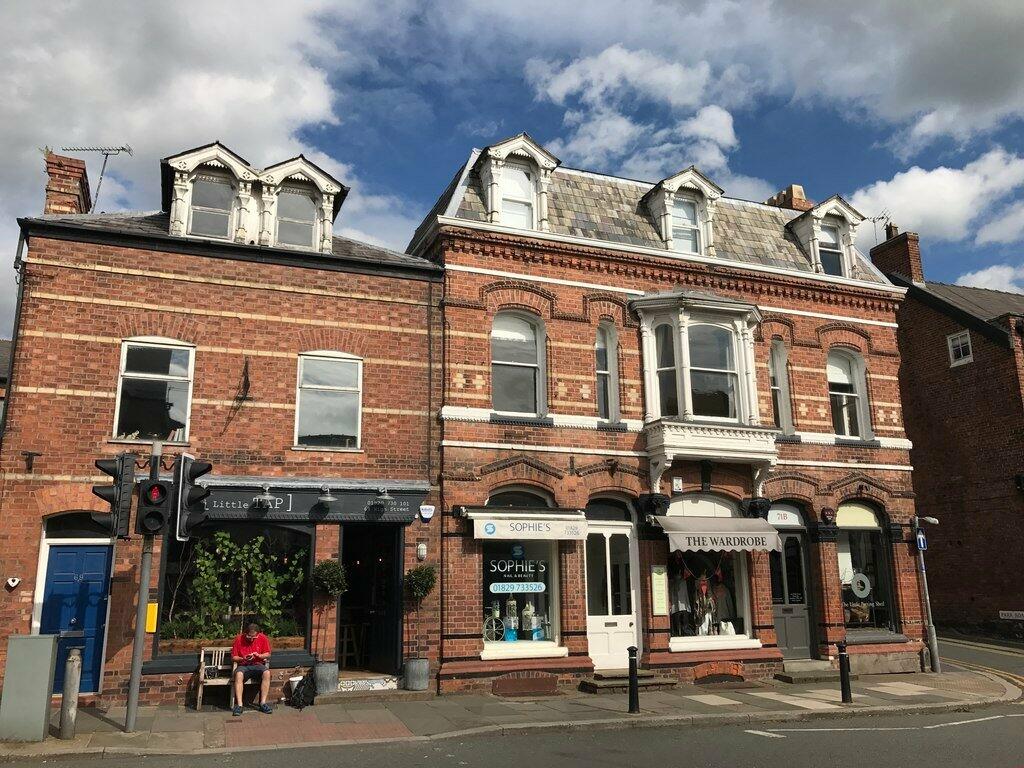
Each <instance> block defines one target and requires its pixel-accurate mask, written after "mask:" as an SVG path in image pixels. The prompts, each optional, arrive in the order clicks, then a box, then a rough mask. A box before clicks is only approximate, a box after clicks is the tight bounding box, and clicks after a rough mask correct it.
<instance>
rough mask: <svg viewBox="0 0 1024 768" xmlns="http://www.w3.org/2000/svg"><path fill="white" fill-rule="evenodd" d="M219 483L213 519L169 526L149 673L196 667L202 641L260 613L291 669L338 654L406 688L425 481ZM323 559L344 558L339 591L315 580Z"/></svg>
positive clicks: (214, 487)
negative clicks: (409, 571) (412, 550)
mask: <svg viewBox="0 0 1024 768" xmlns="http://www.w3.org/2000/svg"><path fill="white" fill-rule="evenodd" d="M208 487H209V488H210V490H211V494H210V496H209V497H208V498H207V501H206V507H207V518H206V520H205V521H204V522H202V523H201V524H199V525H198V526H196V527H195V528H194V529H193V531H192V534H191V537H190V539H189V540H188V541H186V542H179V541H177V540H176V538H175V537H174V536H173V535H170V536H168V537H167V539H165V541H164V544H163V547H162V549H161V570H160V584H159V592H158V594H159V606H158V608H159V609H158V613H157V617H158V621H157V624H156V627H155V630H156V631H155V632H154V634H153V643H152V658H151V659H150V660H149V661H147V662H146V664H145V666H144V673H145V675H147V676H149V675H154V676H155V675H162V674H168V673H179V674H180V673H184V672H193V671H194V670H195V668H196V665H197V663H198V654H199V652H200V651H201V649H203V648H210V647H224V646H230V645H231V643H232V641H233V639H234V637H235V636H236V635H237V634H238V632H239V631H240V628H241V627H242V626H243V625H244V624H245V623H246V622H248V621H257V622H258V623H259V624H260V625H261V627H262V629H263V631H264V632H265V633H266V634H267V635H268V637H269V638H270V641H271V645H272V647H273V649H274V656H273V659H274V667H275V668H278V669H280V670H282V672H281V675H279V676H280V677H282V678H283V677H284V676H286V673H287V672H288V671H289V670H295V669H299V670H301V669H302V668H307V667H309V666H310V665H312V664H313V663H314V662H315V661H316V660H320V661H330V662H335V661H336V662H338V663H339V666H340V667H342V668H343V674H342V677H343V678H345V677H348V678H350V679H351V678H353V677H357V678H359V677H387V678H388V679H389V680H390V681H391V684H389V685H388V686H387V687H397V683H398V680H399V676H400V674H401V668H402V637H403V634H402V633H403V600H402V587H401V584H402V573H403V560H402V551H403V542H404V538H405V531H406V527H407V526H408V525H409V524H410V523H411V522H412V521H413V520H414V519H415V518H416V517H417V515H418V512H419V507H420V505H421V503H422V502H423V500H424V498H425V496H426V492H427V485H426V483H418V482H413V481H388V484H387V485H386V486H385V485H383V484H382V483H380V482H377V481H360V480H344V479H337V478H333V479H309V480H306V479H298V478H289V479H283V478H250V477H237V478H231V477H217V478H211V480H210V483H209V486H208ZM323 560H337V561H339V562H341V563H342V564H343V566H344V568H345V572H346V576H347V582H348V588H347V590H346V591H345V593H344V594H343V595H342V596H341V597H340V599H337V600H334V599H331V598H329V597H327V596H325V595H323V594H320V593H318V591H317V590H316V588H315V585H314V580H313V578H312V573H313V569H314V567H315V565H316V563H318V562H320V561H323ZM346 672H347V673H348V674H347V675H346Z"/></svg>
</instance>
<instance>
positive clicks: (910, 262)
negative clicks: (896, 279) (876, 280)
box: [871, 221, 924, 283]
mask: <svg viewBox="0 0 1024 768" xmlns="http://www.w3.org/2000/svg"><path fill="white" fill-rule="evenodd" d="M885 238H886V239H885V242H884V243H879V244H878V245H876V246H875V247H874V248H872V249H871V261H872V262H873V263H874V265H875V266H876V267H878V268H879V269H880V270H882V272H884V273H885V274H887V275H892V274H896V275H902V276H903V277H906V278H910V280H912V281H913V282H915V283H923V282H924V267H923V266H922V265H921V243H920V238H919V237H918V236H917V233H916V232H900V230H899V228H898V227H897V226H896V225H895V224H893V223H892V222H891V221H890V222H888V223H887V224H886V225H885Z"/></svg>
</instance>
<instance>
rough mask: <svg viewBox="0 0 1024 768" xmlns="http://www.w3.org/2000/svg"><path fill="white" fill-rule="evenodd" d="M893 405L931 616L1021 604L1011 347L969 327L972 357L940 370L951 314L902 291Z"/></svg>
mask: <svg viewBox="0 0 1024 768" xmlns="http://www.w3.org/2000/svg"><path fill="white" fill-rule="evenodd" d="M899 322H900V349H901V353H902V356H903V371H902V376H903V381H902V386H903V403H904V408H905V410H906V418H907V431H908V434H909V436H910V438H911V439H912V440H913V442H914V449H913V451H912V452H911V459H912V461H913V464H914V489H915V491H916V492H917V508H918V509H919V510H920V514H922V515H931V516H934V517H937V518H938V519H939V520H940V523H941V524H940V525H938V526H929V527H928V538H929V549H928V553H927V560H928V582H929V587H930V591H931V599H932V610H933V613H934V617H935V620H936V622H940V623H968V624H976V623H980V622H983V621H991V620H995V619H998V615H999V611H1000V610H1022V609H1024V587H1022V586H1021V582H1020V579H1019V577H1018V564H1019V559H1020V558H1019V555H1020V552H1021V551H1022V549H1024V529H1022V527H1021V525H1020V521H1021V519H1022V518H1024V494H1022V493H1021V492H1020V491H1019V490H1018V489H1017V488H1016V487H1015V484H1014V476H1015V475H1016V474H1017V473H1020V472H1022V471H1024V441H1022V439H1021V437H1022V435H1024V397H1022V390H1021V383H1022V382H1024V365H1022V354H1021V340H1020V338H1019V337H1018V336H1015V335H1014V334H1011V338H1012V339H1013V341H1012V344H1013V348H1012V349H1011V348H1008V347H1007V346H1006V345H1004V344H1000V343H997V342H995V341H993V340H991V339H989V338H987V337H985V336H984V335H983V334H982V333H979V332H978V331H977V330H976V329H971V331H970V333H971V347H972V350H973V354H974V361H973V362H972V363H968V364H966V365H958V366H955V367H951V366H950V362H949V352H948V347H947V343H946V337H947V336H948V335H949V334H951V333H956V332H959V331H962V330H964V327H965V326H963V325H961V324H960V323H959V322H957V321H956V320H954V319H952V318H951V317H949V316H948V315H946V314H944V313H942V312H939V311H937V310H935V309H933V308H931V307H929V306H927V305H926V304H924V303H922V302H921V301H920V300H915V299H914V298H913V297H912V296H911V297H908V300H907V301H906V303H905V304H904V305H903V306H902V308H901V309H900V313H899Z"/></svg>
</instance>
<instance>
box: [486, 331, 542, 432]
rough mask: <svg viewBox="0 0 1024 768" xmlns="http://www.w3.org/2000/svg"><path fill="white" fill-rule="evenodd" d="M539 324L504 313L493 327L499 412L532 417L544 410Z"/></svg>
mask: <svg viewBox="0 0 1024 768" xmlns="http://www.w3.org/2000/svg"><path fill="white" fill-rule="evenodd" d="M541 349H542V345H541V343H540V333H539V324H538V323H536V322H534V321H531V320H528V319H527V318H525V317H522V316H520V315H516V314H509V313H501V314H499V315H497V316H496V317H495V318H494V325H493V326H492V328H491V404H492V407H493V408H494V410H495V411H499V412H502V413H517V414H526V415H530V416H535V415H538V414H539V413H540V411H541V405H542V402H541V398H542V394H543V391H542V390H543V387H542V381H543V370H542V362H543V357H542V355H541Z"/></svg>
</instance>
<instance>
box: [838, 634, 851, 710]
mask: <svg viewBox="0 0 1024 768" xmlns="http://www.w3.org/2000/svg"><path fill="white" fill-rule="evenodd" d="M838 648H839V687H840V688H841V689H842V691H843V704H852V703H853V693H852V692H851V691H850V654H849V653H847V652H846V643H839V644H838Z"/></svg>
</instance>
